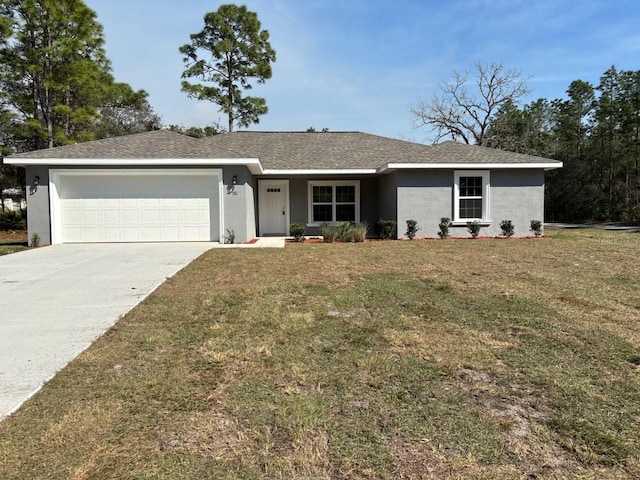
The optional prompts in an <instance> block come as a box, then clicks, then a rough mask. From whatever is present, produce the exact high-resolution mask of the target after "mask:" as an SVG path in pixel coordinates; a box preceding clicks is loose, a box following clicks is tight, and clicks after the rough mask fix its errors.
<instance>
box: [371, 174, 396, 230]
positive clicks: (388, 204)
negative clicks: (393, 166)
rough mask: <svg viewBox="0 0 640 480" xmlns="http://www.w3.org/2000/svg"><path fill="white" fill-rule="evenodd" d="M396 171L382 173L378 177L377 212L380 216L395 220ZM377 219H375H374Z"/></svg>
mask: <svg viewBox="0 0 640 480" xmlns="http://www.w3.org/2000/svg"><path fill="white" fill-rule="evenodd" d="M397 184H398V172H397V171H396V172H392V173H389V174H387V175H382V176H380V177H379V178H378V191H379V193H380V195H379V197H378V213H379V216H380V218H382V219H385V220H395V219H396V216H397V214H398V210H397V206H398V192H397V186H398V185H397ZM376 220H377V219H376Z"/></svg>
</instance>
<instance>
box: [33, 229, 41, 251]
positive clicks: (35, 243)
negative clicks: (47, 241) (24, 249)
mask: <svg viewBox="0 0 640 480" xmlns="http://www.w3.org/2000/svg"><path fill="white" fill-rule="evenodd" d="M38 245H40V235H38V234H37V233H33V234H31V246H32V247H33V248H36V247H37V246H38Z"/></svg>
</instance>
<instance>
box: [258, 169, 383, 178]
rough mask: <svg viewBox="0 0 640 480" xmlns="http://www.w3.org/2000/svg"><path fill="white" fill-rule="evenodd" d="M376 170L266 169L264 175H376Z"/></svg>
mask: <svg viewBox="0 0 640 480" xmlns="http://www.w3.org/2000/svg"><path fill="white" fill-rule="evenodd" d="M376 173H377V169H375V168H309V169H265V170H264V175H272V176H273V175H296V176H297V175H375V174H376Z"/></svg>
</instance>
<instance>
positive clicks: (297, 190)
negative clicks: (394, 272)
mask: <svg viewBox="0 0 640 480" xmlns="http://www.w3.org/2000/svg"><path fill="white" fill-rule="evenodd" d="M5 163H7V164H12V165H18V166H22V167H25V168H26V172H25V174H26V183H27V190H28V195H27V203H28V229H29V237H30V238H31V235H33V234H34V233H37V234H38V235H39V236H40V243H41V244H42V245H46V244H56V243H70V242H165V241H223V240H224V237H225V235H226V233H227V231H233V232H234V233H235V238H236V241H239V242H246V241H249V240H251V239H253V238H255V237H256V236H268V235H287V234H288V230H289V225H290V224H291V223H292V222H303V223H305V224H306V226H307V234H309V235H312V234H317V233H318V231H319V229H318V227H319V225H320V224H321V223H322V222H329V223H339V222H355V223H362V222H367V223H368V224H369V225H371V226H373V225H374V224H375V222H376V221H377V220H378V219H380V218H382V219H391V220H395V221H396V222H397V224H398V228H397V235H398V237H399V238H402V237H403V236H404V230H405V226H406V220H409V219H413V220H417V222H418V227H419V228H420V229H421V230H420V234H419V236H426V237H437V232H438V223H439V222H440V218H441V217H449V218H451V220H452V226H451V234H452V236H455V237H465V236H467V235H468V233H467V229H466V223H467V221H470V220H479V221H480V222H481V224H482V227H483V228H482V230H481V235H489V236H495V235H499V234H500V228H499V224H500V221H501V220H504V219H509V220H511V221H512V222H513V223H514V225H515V234H516V235H517V236H525V235H528V234H529V226H530V221H531V220H543V213H544V185H545V179H544V176H545V171H546V170H550V169H555V168H560V167H561V166H562V163H561V162H558V161H555V160H549V159H545V158H540V157H534V156H529V155H521V154H516V153H510V152H505V151H502V150H496V149H490V148H485V147H477V146H470V145H465V144H460V143H456V142H444V143H441V144H438V145H433V146H429V145H422V144H417V143H413V142H407V141H402V140H396V139H391V138H385V137H381V136H377V135H370V134H366V133H360V132H233V133H226V134H221V135H216V136H213V137H208V138H202V139H196V138H191V137H188V136H184V135H181V134H178V133H174V132H171V131H167V130H159V131H154V132H146V133H140V134H134V135H128V136H123V137H117V138H109V139H104V140H97V141H93V142H87V143H80V144H76V145H69V146H63V147H57V148H52V149H47V150H39V151H33V152H28V153H22V154H18V155H14V156H12V157H9V158H6V159H5Z"/></svg>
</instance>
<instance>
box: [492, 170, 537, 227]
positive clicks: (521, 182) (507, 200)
mask: <svg viewBox="0 0 640 480" xmlns="http://www.w3.org/2000/svg"><path fill="white" fill-rule="evenodd" d="M491 220H492V221H493V222H492V225H491V227H490V228H488V229H487V231H488V233H487V234H488V235H500V221H502V220H511V221H512V222H513V225H514V226H515V235H516V236H518V237H525V236H527V235H531V232H530V231H529V227H530V224H531V220H540V221H544V170H542V169H537V170H495V171H492V172H491ZM484 230H485V229H483V231H484ZM481 234H482V231H481Z"/></svg>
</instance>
